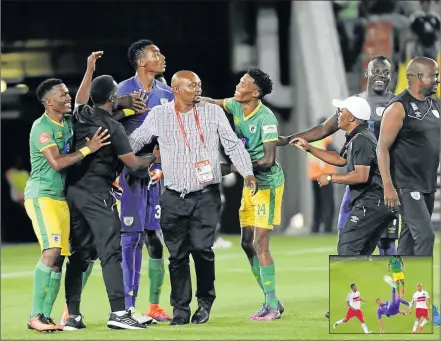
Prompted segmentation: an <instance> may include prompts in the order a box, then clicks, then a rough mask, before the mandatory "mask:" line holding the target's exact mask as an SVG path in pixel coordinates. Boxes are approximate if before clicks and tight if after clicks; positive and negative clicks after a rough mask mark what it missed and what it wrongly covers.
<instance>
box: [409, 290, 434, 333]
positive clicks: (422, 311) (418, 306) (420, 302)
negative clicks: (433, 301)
mask: <svg viewBox="0 0 441 341" xmlns="http://www.w3.org/2000/svg"><path fill="white" fill-rule="evenodd" d="M414 304H415V322H414V324H413V329H412V333H413V334H415V333H416V330H417V328H418V323H419V322H420V320H421V319H422V320H423V321H422V322H421V323H420V324H419V327H420V328H419V332H420V333H422V332H423V327H424V325H425V324H426V323H427V322H429V310H430V296H429V293H428V292H427V291H425V290H423V285H422V284H421V283H418V284H417V291H416V292H415V293H414V294H413V296H412V302H411V304H410V306H411V307H413V305H414Z"/></svg>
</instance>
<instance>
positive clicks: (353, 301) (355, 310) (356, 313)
mask: <svg viewBox="0 0 441 341" xmlns="http://www.w3.org/2000/svg"><path fill="white" fill-rule="evenodd" d="M361 302H366V301H365V300H363V299H362V298H361V297H360V292H359V291H358V290H357V286H356V285H355V283H353V284H351V292H350V293H349V295H348V297H347V298H346V304H347V305H348V307H349V309H348V312H347V314H346V317H345V318H344V319H341V320H340V321H337V322H335V323H334V329H335V328H337V326H338V325H339V324H342V323H346V322H348V321H349V320H350V319H351V318H353V317H356V318H357V319H358V320H359V321H360V323H361V328H363V331H364V333H365V334H370V333H372V332H370V331H368V328H367V326H366V323H364V316H363V311H362V310H361Z"/></svg>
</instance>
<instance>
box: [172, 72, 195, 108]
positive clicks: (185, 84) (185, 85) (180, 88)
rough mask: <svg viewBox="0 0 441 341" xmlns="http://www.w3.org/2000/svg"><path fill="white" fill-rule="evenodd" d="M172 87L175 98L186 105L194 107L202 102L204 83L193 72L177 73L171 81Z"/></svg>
mask: <svg viewBox="0 0 441 341" xmlns="http://www.w3.org/2000/svg"><path fill="white" fill-rule="evenodd" d="M171 87H172V89H173V94H174V95H175V98H176V99H177V100H178V101H182V102H183V103H185V104H186V105H194V104H196V103H199V102H200V101H201V94H202V83H201V80H200V78H199V76H198V75H197V74H195V73H194V72H193V71H188V70H182V71H178V72H176V73H175V74H174V75H173V77H172V79H171Z"/></svg>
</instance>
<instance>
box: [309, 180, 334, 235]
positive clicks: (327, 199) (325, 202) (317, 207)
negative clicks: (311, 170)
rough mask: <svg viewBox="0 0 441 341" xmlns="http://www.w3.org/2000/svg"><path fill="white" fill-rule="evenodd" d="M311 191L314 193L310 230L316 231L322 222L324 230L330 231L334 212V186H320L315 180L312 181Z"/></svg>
mask: <svg viewBox="0 0 441 341" xmlns="http://www.w3.org/2000/svg"><path fill="white" fill-rule="evenodd" d="M312 191H313V194H314V220H313V222H312V227H311V232H312V233H318V232H319V230H320V225H321V224H322V223H323V225H324V227H325V232H332V226H333V225H334V212H335V205H334V186H333V185H332V184H329V185H328V186H325V187H322V188H320V186H319V184H318V182H317V181H312Z"/></svg>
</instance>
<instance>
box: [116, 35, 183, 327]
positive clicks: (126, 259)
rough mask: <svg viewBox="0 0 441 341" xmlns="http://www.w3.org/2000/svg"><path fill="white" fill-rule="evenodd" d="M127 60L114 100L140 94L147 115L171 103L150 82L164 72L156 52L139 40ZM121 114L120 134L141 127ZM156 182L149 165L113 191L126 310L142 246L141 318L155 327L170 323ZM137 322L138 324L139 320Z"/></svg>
mask: <svg viewBox="0 0 441 341" xmlns="http://www.w3.org/2000/svg"><path fill="white" fill-rule="evenodd" d="M127 55H128V59H129V62H130V64H131V65H132V67H133V68H134V69H135V71H136V74H135V76H133V77H131V78H129V79H127V80H125V81H123V82H121V83H120V84H119V85H118V94H119V96H122V95H126V94H129V93H132V92H134V91H138V90H142V91H145V92H146V102H145V105H146V107H147V108H149V109H151V108H153V107H155V106H157V105H160V104H164V103H167V102H169V101H172V100H173V98H174V96H173V93H172V91H171V88H170V87H169V86H167V85H166V84H164V83H162V82H160V81H158V80H156V79H155V77H156V76H157V75H160V74H161V73H162V72H164V71H165V67H166V64H165V57H164V55H163V54H162V53H161V52H160V50H159V48H158V47H157V46H156V45H155V44H154V43H153V42H152V41H150V40H140V41H137V42H135V43H133V44H132V45H131V46H130V47H129V50H128V53H127ZM126 114H128V115H129V116H127V117H126V118H124V119H122V120H121V121H120V122H121V123H122V124H123V126H124V128H125V130H126V133H127V134H128V135H130V134H131V133H132V132H133V131H134V130H135V129H136V128H138V127H139V126H140V125H141V124H142V123H143V122H144V120H145V118H146V117H147V113H146V112H145V113H141V114H136V115H132V114H134V112H133V111H126ZM155 144H156V143H154V144H151V145H150V146H147V147H146V148H143V149H142V150H141V151H140V152H138V153H137V155H143V154H145V153H151V152H152V150H153V148H154V145H155ZM155 152H156V150H155ZM158 155H159V154H158ZM161 179H162V170H161V165H160V164H159V163H155V164H154V165H152V168H151V172H150V181H149V179H148V178H146V177H145V176H144V177H143V176H142V175H140V174H137V175H134V174H133V173H131V172H130V171H129V170H128V169H127V168H125V169H124V170H123V172H122V174H121V176H120V177H119V185H120V186H121V189H122V196H121V212H120V214H121V232H122V234H121V244H122V255H123V260H122V265H123V270H124V290H125V297H126V308H127V309H130V308H132V309H135V306H136V298H137V295H138V288H139V282H140V276H141V262H142V249H143V244H144V242H145V244H146V246H147V250H148V252H149V264H148V273H149V279H150V297H149V302H150V305H149V309H148V312H147V313H146V315H147V316H148V317H150V318H152V319H154V320H156V321H171V320H172V318H171V317H170V316H169V315H168V314H167V313H166V312H165V311H164V309H162V308H161V307H160V306H159V298H160V295H161V289H162V284H163V282H164V273H165V271H164V258H163V254H164V252H163V245H162V235H161V227H160V225H159V219H160V217H161V206H160V205H159V197H160V194H161V186H162V181H161ZM144 239H145V240H144ZM139 318H141V319H142V318H143V316H139ZM143 322H144V321H143Z"/></svg>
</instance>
